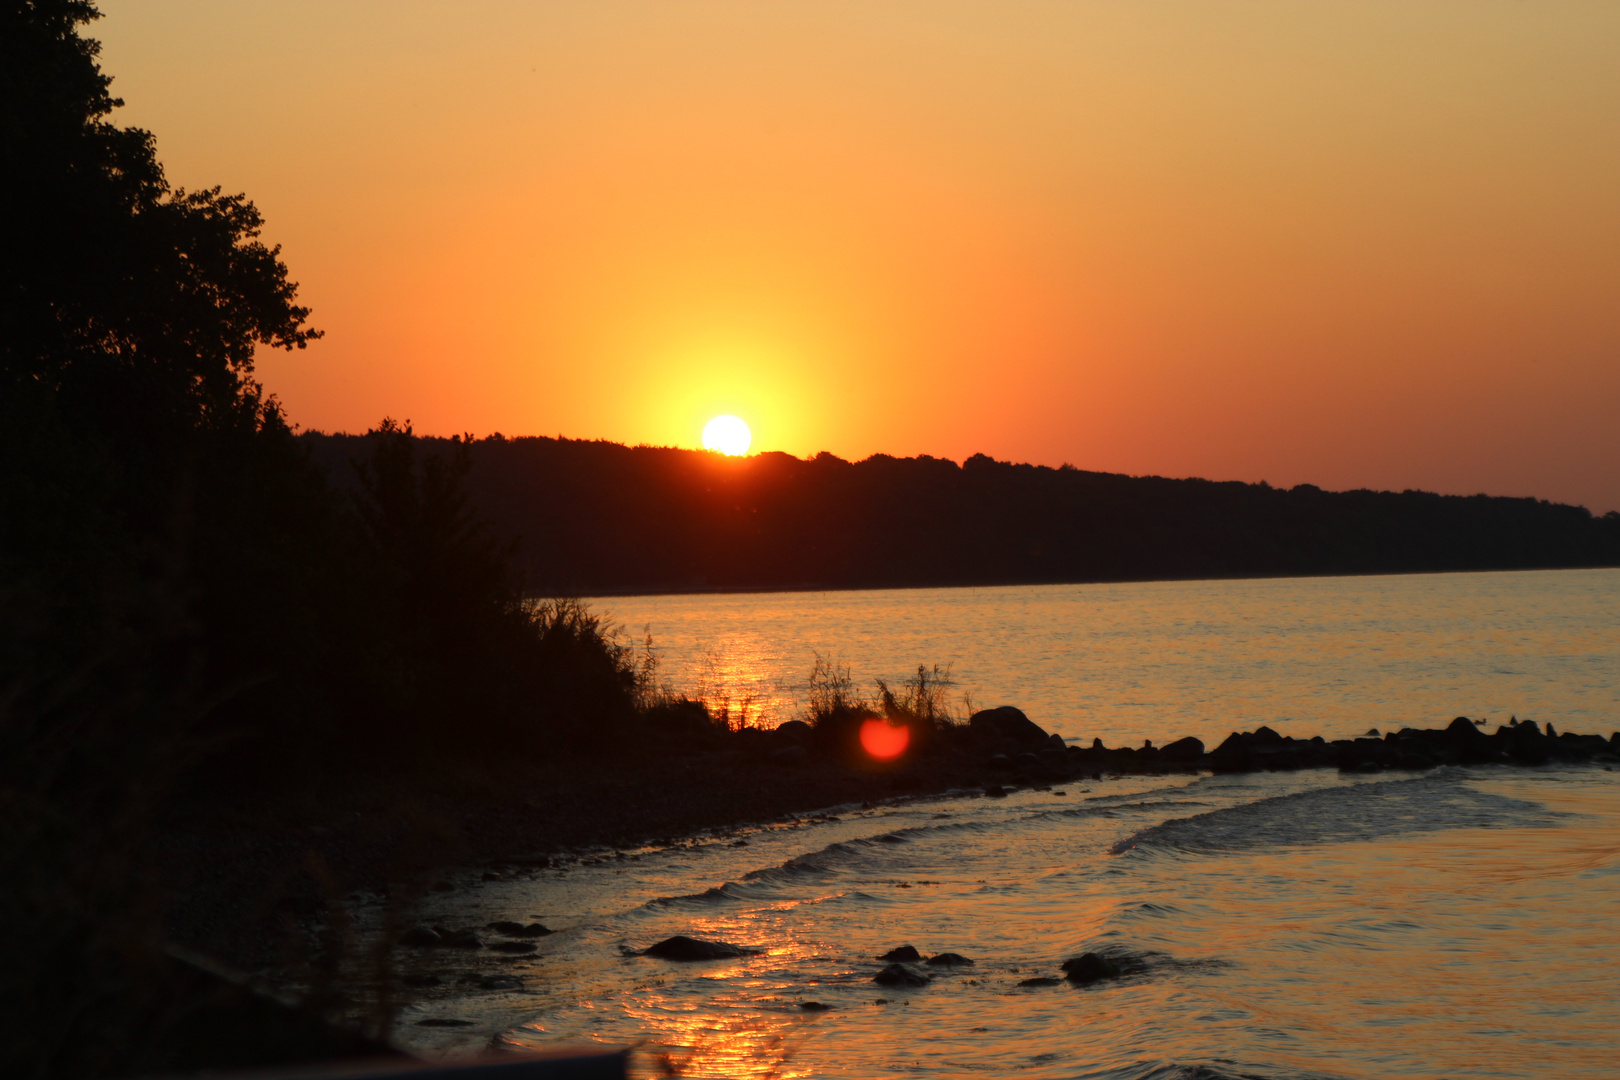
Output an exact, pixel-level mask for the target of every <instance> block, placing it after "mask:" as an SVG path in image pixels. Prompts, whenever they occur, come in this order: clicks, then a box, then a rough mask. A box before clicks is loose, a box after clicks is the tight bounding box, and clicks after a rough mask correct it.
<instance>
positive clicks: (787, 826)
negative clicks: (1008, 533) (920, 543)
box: [399, 571, 1620, 1080]
mask: <svg viewBox="0 0 1620 1080" xmlns="http://www.w3.org/2000/svg"><path fill="white" fill-rule="evenodd" d="M611 604H612V607H613V609H614V611H615V612H616V613H617V614H618V615H619V616H620V617H621V618H624V619H627V620H628V619H643V620H644V621H645V622H650V623H652V624H653V634H654V638H655V642H657V644H658V647H659V648H660V649H661V650H662V656H663V657H664V660H665V671H666V673H667V674H668V675H669V676H670V677H671V679H672V681H676V682H678V681H680V679H681V678H682V677H683V676H684V675H685V674H686V673H688V672H697V671H700V670H701V669H703V668H704V667H705V666H707V668H708V674H709V676H710V677H711V678H720V679H730V680H733V681H732V682H731V684H730V685H731V686H732V688H733V689H732V692H733V693H736V692H739V691H740V689H741V688H742V687H745V686H748V687H753V688H755V689H754V691H753V692H754V693H756V695H757V696H758V697H759V698H761V699H763V698H764V697H765V695H766V693H767V691H768V692H769V694H771V695H775V696H773V697H771V698H770V701H771V702H772V708H773V709H775V710H776V715H777V718H778V719H784V718H786V716H787V715H791V710H792V708H793V707H794V706H793V701H794V698H795V695H802V693H803V682H802V680H803V674H804V672H805V671H806V670H807V669H808V664H807V663H806V660H807V658H808V659H809V660H813V659H814V653H815V652H816V651H821V652H823V654H824V655H825V654H827V653H834V654H836V655H838V656H841V657H843V658H844V659H845V660H846V661H847V662H848V663H849V664H850V666H851V668H852V669H854V670H857V671H859V672H862V673H865V674H866V675H867V676H875V677H885V678H891V679H897V678H902V677H904V675H905V673H906V671H907V668H908V666H912V665H915V664H916V663H918V662H923V663H930V664H931V663H933V662H939V663H942V664H943V663H947V662H949V663H952V664H953V672H954V673H955V675H956V677H957V678H958V680H959V685H960V687H961V688H963V689H966V690H969V691H970V692H972V693H973V695H974V697H975V699H976V700H978V701H979V702H981V703H984V704H992V703H993V704H999V703H1002V702H1008V703H1015V704H1019V705H1021V706H1023V707H1024V708H1025V709H1026V710H1027V711H1028V712H1029V713H1030V715H1031V717H1032V718H1034V719H1036V720H1037V721H1038V722H1040V723H1042V724H1043V725H1045V726H1047V727H1048V728H1055V729H1057V730H1060V731H1062V732H1063V733H1064V734H1065V735H1067V736H1070V737H1071V738H1085V739H1089V738H1091V737H1094V736H1100V737H1103V738H1104V739H1105V740H1106V741H1109V742H1110V743H1116V742H1117V743H1128V742H1133V741H1137V740H1139V739H1141V738H1153V739H1154V740H1155V741H1159V740H1165V739H1169V738H1173V737H1175V736H1178V735H1181V734H1187V733H1192V734H1198V735H1200V736H1201V737H1203V738H1205V740H1206V741H1210V740H1211V739H1212V738H1216V739H1218V737H1220V736H1221V735H1224V734H1225V732H1226V731H1227V730H1231V729H1232V728H1241V727H1252V726H1254V724H1256V723H1260V722H1265V723H1270V724H1272V725H1273V726H1275V727H1278V728H1279V729H1280V730H1284V731H1285V732H1287V733H1290V734H1296V735H1308V734H1314V733H1318V732H1319V733H1322V734H1324V735H1328V736H1329V737H1333V736H1338V735H1344V734H1357V733H1359V732H1361V731H1363V730H1365V729H1366V728H1368V727H1372V726H1379V727H1388V726H1392V725H1400V724H1423V725H1425V726H1428V725H1432V724H1434V723H1436V722H1443V721H1446V720H1449V719H1450V718H1451V717H1452V716H1454V715H1458V714H1468V715H1475V716H1477V715H1488V716H1490V717H1491V718H1492V719H1493V721H1494V720H1497V719H1500V720H1504V721H1505V720H1506V719H1507V718H1508V716H1509V715H1513V714H1517V715H1519V716H1521V717H1534V718H1536V719H1538V720H1542V721H1551V722H1553V723H1554V724H1555V725H1556V726H1557V727H1558V728H1559V729H1560V730H1566V729H1568V730H1574V731H1581V732H1594V731H1596V732H1601V733H1603V734H1607V733H1608V732H1609V731H1610V730H1612V729H1614V728H1616V727H1620V701H1617V686H1620V683H1617V678H1620V614H1617V612H1620V572H1615V571H1592V572H1587V571H1579V572H1557V573H1539V574H1479V575H1442V576H1432V577H1429V576H1424V577H1385V578H1372V577H1362V578H1341V579H1309V580H1271V581H1235V582H1203V583H1154V584H1136V585H1106V586H1063V587H1047V588H1033V589H977V590H929V591H917V592H868V593H845V594H777V595H769V596H765V595H761V596H719V597H714V596H710V597H657V598H639V599H628V600H627V599H625V598H618V599H615V600H614V601H612V602H611ZM1133 627H1134V630H1133ZM980 645H982V647H978V646H980ZM717 673H718V674H717ZM422 918H423V919H424V920H426V921H428V922H439V923H442V924H444V925H448V926H478V925H483V924H484V923H486V922H489V921H493V920H497V919H511V920H514V921H519V922H528V921H531V920H540V921H543V922H545V923H546V924H547V925H548V926H550V927H552V928H553V929H555V930H556V931H557V933H554V934H552V935H551V936H549V937H544V938H541V939H540V940H539V942H538V944H539V951H538V952H537V953H535V954H532V955H530V956H519V957H513V958H511V959H510V960H500V961H496V960H495V959H492V958H490V957H488V956H487V955H485V954H477V955H476V957H472V956H469V957H468V959H466V960H465V961H463V960H459V959H445V958H444V953H446V952H448V950H440V951H437V952H435V954H434V956H435V959H434V960H433V962H434V963H437V964H440V965H441V966H443V965H446V964H448V965H450V967H451V968H453V967H454V966H455V965H456V964H464V965H465V966H466V967H467V968H468V971H467V972H466V973H464V977H463V978H458V977H457V975H456V972H455V971H453V970H450V969H449V968H447V969H446V970H444V971H443V972H442V974H443V977H444V979H445V985H444V986H443V987H440V988H437V989H435V990H432V991H425V992H423V993H422V995H421V997H420V1000H416V1001H413V1002H412V1003H411V1004H410V1005H409V1006H408V1007H407V1009H406V1010H405V1012H404V1014H403V1016H402V1019H401V1027H400V1029H399V1035H400V1037H401V1038H402V1039H403V1040H404V1041H405V1042H406V1044H407V1045H409V1046H413V1047H415V1048H417V1049H419V1050H422V1051H424V1052H427V1053H438V1052H454V1051H457V1050H465V1049H469V1048H471V1047H473V1046H481V1045H485V1044H487V1042H488V1041H489V1039H490V1036H491V1033H493V1034H494V1039H495V1042H496V1043H497V1044H498V1045H501V1046H508V1047H516V1048H551V1047H556V1046H560V1045H578V1044H582V1043H583V1044H592V1043H596V1044H604V1045H613V1046H629V1045H633V1046H636V1047H637V1048H638V1049H637V1051H636V1054H635V1058H634V1060H635V1064H636V1068H637V1069H638V1070H639V1072H640V1074H641V1075H646V1076H657V1075H683V1076H693V1077H732V1078H740V1077H848V1078H857V1077H859V1078H868V1077H877V1076H919V1077H985V1076H1021V1077H1023V1076H1027V1077H1030V1078H1032V1080H1033V1078H1048V1077H1050V1078H1059V1077H1064V1078H1069V1077H1110V1078H1132V1080H1137V1078H1142V1080H1145V1078H1155V1080H1157V1078H1186V1080H1195V1078H1201V1080H1221V1078H1235V1077H1265V1078H1311V1077H1365V1078H1385V1077H1389V1078H1393V1077H1402V1078H1407V1077H1424V1078H1431V1077H1433V1078H1438V1077H1548V1076H1558V1077H1593V1078H1596V1077H1605V1078H1612V1077H1614V1076H1616V1075H1620V965H1617V964H1616V963H1615V956H1616V944H1615V943H1616V942H1617V941H1620V773H1617V772H1613V771H1610V770H1609V769H1607V768H1604V767H1603V766H1601V765H1582V766H1557V765H1553V766H1546V767H1541V768H1523V767H1510V766H1489V767H1480V768H1466V769H1464V768H1454V767H1442V768H1438V769H1435V770H1432V771H1430V772H1427V773H1416V774H1413V773H1385V774H1378V775H1373V776H1363V775H1357V776H1353V777H1348V776H1341V775H1339V774H1338V773H1337V772H1335V771H1332V770H1314V771H1305V772H1297V773H1261V774H1253V775H1240V776H1201V777H1187V776H1178V777H1157V778H1142V777H1123V778H1120V777H1115V778H1109V779H1104V780H1096V781H1087V782H1084V783H1080V784H1070V785H1067V786H1059V787H1057V788H1056V789H1049V790H1034V791H1021V792H1017V793H1015V794H1014V795H1012V796H1011V797H1009V798H1006V799H989V798H983V797H975V796H974V795H971V794H966V793H964V794H960V795H958V796H956V797H945V798H932V799H925V800H914V801H908V802H900V803H895V804H883V805H877V806H870V807H860V806H849V807H839V808H831V811H830V812H829V813H826V814H821V815H814V816H807V817H804V818H798V819H790V820H781V821H776V822H767V823H760V824H757V825H754V826H750V827H747V828H744V829H740V830H737V831H732V832H727V833H723V834H716V835H712V836H700V837H695V838H691V839H688V840H686V841H683V842H680V843H677V844H675V845H673V846H665V847H661V848H647V849H638V850H628V851H623V852H604V853H601V854H600V855H599V856H596V857H593V858H591V859H588V860H585V861H583V862H580V863H578V864H575V865H571V866H568V867H567V868H562V869H555V868H554V869H550V870H545V871H541V872H539V873H537V874H535V875H533V876H532V877H528V878H522V879H516V880H503V881H492V882H482V881H478V882H470V883H467V887H466V888H465V889H462V890H460V891H457V892H453V893H443V894H434V895H432V896H431V897H430V899H429V900H428V901H427V907H426V909H425V910H424V911H423V912H422ZM678 933H681V934H689V935H692V936H695V937H700V938H706V939H711V940H721V941H726V942H732V943H735V944H739V945H744V946H749V947H751V948H754V949H757V950H759V951H758V952H757V953H756V954H754V955H750V956H745V957H740V958H736V959H731V960H718V961H710V962H703V963H696V964H677V963H671V962H668V961H662V960H657V959H652V958H648V957H643V956H637V955H633V954H634V952H635V951H637V950H639V949H641V948H644V947H646V946H647V945H650V944H652V943H654V942H656V941H658V940H660V939H662V938H664V937H667V936H670V935H672V934H678ZM903 944H912V945H914V946H916V947H917V949H918V950H920V951H921V953H922V954H923V955H924V956H928V955H931V954H935V953H940V952H947V951H949V952H955V953H959V954H961V955H963V956H965V957H968V958H969V959H971V960H972V961H973V963H972V964H971V965H965V966H959V967H952V968H943V967H942V968H929V967H927V966H923V965H918V970H921V971H926V972H931V973H932V974H933V975H934V978H933V981H932V982H931V983H929V984H928V985H926V986H923V987H920V988H917V989H910V990H906V989H895V988H887V987H883V986H879V985H876V984H874V983H873V982H872V976H873V975H874V974H876V973H877V971H878V970H879V969H880V968H881V967H882V966H883V964H882V963H881V962H879V961H878V960H877V959H876V958H877V957H878V956H879V955H880V954H881V953H883V952H886V951H887V950H889V949H891V948H894V947H896V946H899V945H903ZM1085 951H1102V952H1105V953H1112V954H1114V955H1116V956H1118V957H1120V958H1122V959H1123V960H1125V961H1126V962H1127V964H1128V966H1131V967H1132V968H1133V971H1132V973H1131V974H1128V975H1127V976H1126V977H1125V978H1123V979H1121V980H1119V981H1117V982H1104V983H1099V984H1095V985H1092V986H1085V987H1082V986H1075V985H1072V984H1069V983H1066V982H1062V981H1059V982H1057V983H1056V984H1055V985H1052V984H1047V985H1020V984H1022V983H1024V982H1026V980H1030V979H1052V978H1055V977H1056V976H1059V975H1060V974H1061V971H1060V970H1059V965H1060V964H1061V962H1062V961H1063V960H1064V959H1065V958H1067V957H1071V956H1075V955H1077V954H1079V953H1081V952H1085ZM408 962H414V961H408ZM492 966H493V967H495V968H496V969H497V974H499V975H501V976H504V977H509V978H510V980H511V981H510V982H500V981H497V982H495V983H491V982H489V981H488V980H489V976H490V971H491V969H492ZM480 975H481V977H482V978H483V979H484V980H485V981H484V982H483V983H481V984H480V983H477V982H473V981H467V980H472V979H474V978H475V977H479V976H480ZM808 1003H815V1004H816V1005H819V1006H827V1008H824V1009H822V1008H806V1007H805V1006H806V1005H807V1004H808Z"/></svg>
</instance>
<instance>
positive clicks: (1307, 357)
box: [91, 0, 1620, 511]
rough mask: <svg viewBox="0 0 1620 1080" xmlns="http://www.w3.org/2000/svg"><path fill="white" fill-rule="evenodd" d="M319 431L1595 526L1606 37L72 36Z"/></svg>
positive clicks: (701, 22)
mask: <svg viewBox="0 0 1620 1080" xmlns="http://www.w3.org/2000/svg"><path fill="white" fill-rule="evenodd" d="M103 9H104V10H105V12H106V14H107V18H105V19H103V20H102V21H100V22H99V23H96V24H94V25H93V27H92V30H91V33H93V34H95V35H96V36H98V37H100V38H101V39H102V41H103V42H104V46H105V48H104V54H103V62H104V65H105V66H106V68H107V70H108V71H109V72H110V73H111V74H112V75H113V76H114V77H115V83H114V87H113V88H114V91H115V92H117V93H118V94H120V95H122V96H123V97H124V98H125V99H126V101H127V102H128V106H127V107H126V108H125V109H123V110H121V111H120V113H119V114H117V117H116V118H117V119H118V120H119V121H120V122H122V123H126V124H136V125H139V126H143V127H147V128H150V129H151V130H152V131H153V132H154V133H155V134H156V135H157V138H158V150H159V155H160V157H161V158H162V159H163V161H164V162H165V163H166V165H167V167H168V170H169V176H170V178H171V180H172V181H174V182H175V183H177V184H182V185H187V186H193V187H197V186H211V185H213V184H222V185H224V186H225V187H226V188H227V189H228V190H233V191H235V190H241V191H246V192H247V193H248V194H249V196H251V197H252V198H253V199H254V200H255V201H256V202H257V203H258V205H259V207H260V209H261V210H263V211H264V212H265V214H266V215H267V217H268V220H269V228H268V231H267V238H268V239H269V240H271V241H272V242H278V243H281V244H282V245H283V246H284V255H285V257H286V259H287V261H288V263H289V264H290V266H291V268H292V274H293V277H294V278H295V279H296V280H298V281H299V282H300V283H301V285H302V289H301V295H302V298H303V301H304V302H305V303H307V304H309V305H310V306H311V307H313V308H314V309H315V315H314V319H313V322H314V323H315V325H317V326H319V327H321V328H323V329H324V330H326V332H327V336H326V339H325V340H324V341H321V342H319V343H317V344H316V345H314V346H312V347H311V348H310V349H309V350H308V351H306V352H302V353H294V354H291V355H285V354H280V353H275V354H271V355H268V356H266V357H265V358H264V360H263V362H262V364H261V369H260V370H261V375H262V377H263V380H264V382H265V383H266V385H267V386H268V387H269V388H270V389H271V390H272V391H274V392H275V393H276V394H278V395H279V396H280V398H281V399H282V401H283V402H284V403H285V404H286V406H287V407H288V410H289V412H290V414H291V416H292V418H293V419H294V420H295V421H296V422H298V423H300V424H302V425H304V426H306V427H315V428H322V429H327V430H351V431H352V430H363V429H364V428H366V427H367V426H369V425H371V424H373V423H375V422H376V421H377V420H378V419H379V418H381V417H383V416H385V415H392V416H394V417H397V418H401V419H404V418H410V419H412V420H413V421H414V422H415V424H416V427H417V430H418V431H425V432H432V433H443V434H448V433H451V432H460V431H471V432H473V433H475V434H486V433H488V432H492V431H503V432H505V433H506V434H508V435H513V434H565V435H569V436H575V437H601V438H608V439H614V440H618V441H624V442H630V443H637V442H648V443H658V444H674V445H682V446H696V445H698V442H699V435H700V432H701V429H702V426H703V423H704V422H705V421H706V420H707V419H709V418H710V417H711V416H713V415H714V414H716V413H722V412H730V413H736V414H737V415H739V416H742V417H743V418H744V419H745V420H747V421H748V422H749V423H750V424H751V425H752V427H753V429H754V449H755V450H767V449H781V450H787V451H789V452H791V453H795V454H799V455H807V454H811V453H814V452H816V451H818V450H823V449H825V450H831V451H833V452H834V453H837V454H839V455H841V456H843V457H847V458H861V457H865V456H866V455H868V454H871V453H874V452H878V451H883V452H887V453H891V454H896V455H912V454H918V453H930V454H934V455H936V456H940V457H950V458H954V459H957V460H961V459H962V458H964V457H966V456H968V455H970V454H973V453H975V452H981V451H982V452H984V453H988V454H990V455H992V456H994V457H997V458H1004V459H1014V460H1020V461H1035V462H1041V463H1046V464H1052V465H1056V464H1060V463H1062V462H1072V463H1074V464H1075V465H1078V466H1080V467H1081V468H1089V469H1104V470H1109V471H1118V472H1127V473H1158V474H1161V475H1167V476H1188V475H1197V476H1208V477H1214V478H1218V479H1244V480H1261V479H1265V480H1268V481H1270V482H1271V483H1273V484H1280V485H1292V484H1295V483H1299V482H1302V481H1309V482H1312V483H1316V484H1319V485H1321V486H1323V487H1328V488H1342V487H1359V486H1368V487H1378V488H1397V489H1398V488H1405V487H1422V488H1429V489H1434V490H1440V491H1447V492H1462V493H1472V492H1476V491H1486V492H1490V493H1493V494H1516V495H1529V494H1533V495H1538V496H1541V497H1544V498H1553V499H1558V500H1564V501H1572V502H1579V503H1583V504H1585V505H1588V506H1590V507H1592V508H1593V509H1594V510H1599V511H1603V510H1609V509H1620V63H1616V60H1615V58H1616V57H1617V56H1620V5H1617V4H1614V3H1612V2H1602V3H1591V4H1576V3H1570V4H1528V3H1491V2H1478V0H1470V2H1468V3H1456V4H1445V3H1426V4H1411V3H1407V2H1402V3H1391V4H1387V5H1382V6H1380V5H1374V4H1364V3H1358V4H1332V3H1312V4H1298V3H1276V4H1243V3H1230V2H1220V3H1182V4H1171V3H1152V2H1145V3H1140V4H1136V3H1132V4H1113V3H1110V4H1082V3H1077V2H1067V0H1065V2H1055V3H1019V4H1010V5H1004V4H990V3H953V2H948V0H927V2H916V3H872V2H869V0H860V2H851V3H827V2H818V3H815V4H794V5H788V4H776V3H758V2H754V0H750V2H738V3H679V2H650V0H649V2H645V3H636V4H620V3H611V2H606V0H588V2H581V3H573V2H564V0H547V2H545V3H538V2H517V0H510V2H493V0H491V2H469V0H458V2H455V3H449V2H434V3H428V2H405V0H391V2H388V3H380V2H379V3H371V2H366V3H362V2H358V0H345V2H341V3H335V2H332V0H321V2H293V0H238V2H235V3H230V4H223V3H219V2H218V0H104V2H103Z"/></svg>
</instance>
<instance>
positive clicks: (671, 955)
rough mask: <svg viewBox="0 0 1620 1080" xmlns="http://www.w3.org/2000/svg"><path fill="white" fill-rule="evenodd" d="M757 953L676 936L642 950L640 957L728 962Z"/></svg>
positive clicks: (739, 947)
mask: <svg viewBox="0 0 1620 1080" xmlns="http://www.w3.org/2000/svg"><path fill="white" fill-rule="evenodd" d="M758 952H759V950H758V949H749V948H745V947H743V946H741V945H730V944H727V943H726V942H724V941H699V940H698V939H697V938H693V937H687V936H686V935H685V934H676V935H675V936H674V937H670V938H665V939H664V940H663V941H660V942H659V943H658V944H656V945H652V946H649V947H648V948H646V949H644V950H642V953H641V955H642V956H655V957H657V958H658V959H660V960H681V961H688V960H730V959H732V958H734V957H738V956H754V955H755V954H757V953H758Z"/></svg>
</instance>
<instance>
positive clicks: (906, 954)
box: [878, 945, 922, 963]
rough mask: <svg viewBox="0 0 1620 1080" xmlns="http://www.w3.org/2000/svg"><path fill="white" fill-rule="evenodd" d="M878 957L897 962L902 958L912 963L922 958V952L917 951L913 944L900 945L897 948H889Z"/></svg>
mask: <svg viewBox="0 0 1620 1080" xmlns="http://www.w3.org/2000/svg"><path fill="white" fill-rule="evenodd" d="M878 959H879V960H888V961H890V962H891V963H895V962H899V961H902V960H909V961H910V962H912V963H916V962H917V961H919V960H921V959H922V953H920V952H918V951H917V950H916V949H915V948H914V947H913V946H910V945H902V946H900V947H899V948H897V949H890V950H889V951H888V952H886V953H884V954H883V955H882V956H880V957H878Z"/></svg>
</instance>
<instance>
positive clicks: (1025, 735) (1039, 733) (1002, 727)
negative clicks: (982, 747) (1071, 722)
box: [968, 705, 1050, 746]
mask: <svg viewBox="0 0 1620 1080" xmlns="http://www.w3.org/2000/svg"><path fill="white" fill-rule="evenodd" d="M968 726H969V727H971V728H972V729H973V730H974V731H977V732H982V733H984V734H986V735H991V736H996V737H999V738H1003V739H1012V740H1014V741H1016V742H1018V743H1020V744H1021V745H1024V746H1040V745H1041V744H1043V743H1045V742H1046V741H1047V740H1048V739H1049V738H1050V736H1049V735H1047V733H1046V732H1045V731H1043V730H1042V729H1041V727H1040V725H1038V724H1036V723H1034V722H1033V721H1032V720H1030V718H1029V717H1027V716H1025V715H1024V712H1023V710H1022V709H1016V708H1014V707H1013V706H1011V705H1003V706H1001V707H1000V708H998V709H980V710H979V711H978V712H976V713H974V714H973V715H972V716H970V717H968Z"/></svg>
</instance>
